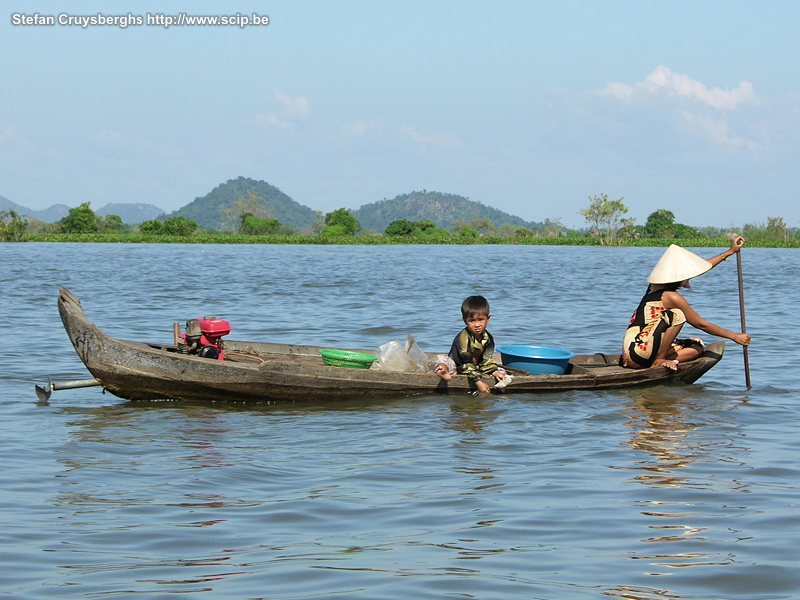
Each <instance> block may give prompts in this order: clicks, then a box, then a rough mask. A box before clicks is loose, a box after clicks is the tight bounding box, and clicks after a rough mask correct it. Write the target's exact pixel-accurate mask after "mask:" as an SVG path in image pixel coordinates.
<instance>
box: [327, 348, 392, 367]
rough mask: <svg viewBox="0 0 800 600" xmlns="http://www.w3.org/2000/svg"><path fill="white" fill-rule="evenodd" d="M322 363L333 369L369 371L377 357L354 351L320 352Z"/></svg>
mask: <svg viewBox="0 0 800 600" xmlns="http://www.w3.org/2000/svg"><path fill="white" fill-rule="evenodd" d="M319 353H320V354H322V362H324V363H325V364H326V365H329V366H331V367H349V368H351V369H369V368H370V367H371V366H372V363H374V362H375V361H376V360H378V357H377V356H373V355H372V354H365V353H363V352H353V351H352V350H320V351H319Z"/></svg>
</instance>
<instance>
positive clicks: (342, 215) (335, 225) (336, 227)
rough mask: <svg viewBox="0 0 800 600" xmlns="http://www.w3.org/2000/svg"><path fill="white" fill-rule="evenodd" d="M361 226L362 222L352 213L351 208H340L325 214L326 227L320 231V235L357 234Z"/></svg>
mask: <svg viewBox="0 0 800 600" xmlns="http://www.w3.org/2000/svg"><path fill="white" fill-rule="evenodd" d="M360 228H361V223H359V222H358V219H356V218H355V217H354V216H353V215H351V214H350V211H349V210H347V209H346V208H338V209H336V210H335V211H333V212H329V213H328V214H327V215H325V229H323V230H322V232H320V235H322V236H324V237H340V236H345V235H355V234H356V232H357V231H358V230H359V229H360Z"/></svg>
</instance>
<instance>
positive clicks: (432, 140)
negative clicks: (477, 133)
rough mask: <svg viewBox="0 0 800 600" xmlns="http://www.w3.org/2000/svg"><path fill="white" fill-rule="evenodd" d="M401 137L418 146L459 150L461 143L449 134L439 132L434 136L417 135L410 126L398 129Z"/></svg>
mask: <svg viewBox="0 0 800 600" xmlns="http://www.w3.org/2000/svg"><path fill="white" fill-rule="evenodd" d="M400 131H401V132H402V133H403V135H405V136H407V137H409V138H411V139H412V140H414V141H415V142H416V143H417V144H419V145H420V146H438V147H439V148H460V147H461V142H459V141H458V139H457V138H456V137H455V136H454V135H451V134H449V133H444V132H440V133H437V134H435V135H425V134H422V133H419V132H418V131H417V130H416V129H415V128H414V127H412V126H411V125H403V126H402V127H401V128H400Z"/></svg>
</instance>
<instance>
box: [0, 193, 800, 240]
mask: <svg viewBox="0 0 800 600" xmlns="http://www.w3.org/2000/svg"><path fill="white" fill-rule="evenodd" d="M588 199H589V205H588V207H586V208H583V209H581V210H579V211H578V212H579V214H580V215H581V216H582V217H583V218H584V219H585V220H586V223H587V227H586V228H585V229H582V230H572V229H568V228H567V227H565V226H564V225H562V223H561V219H560V218H558V219H552V220H551V219H545V221H544V223H541V224H534V225H532V226H531V227H529V228H526V227H520V226H514V225H510V224H508V223H505V224H503V225H500V226H496V225H495V224H494V223H492V222H491V221H490V220H489V219H486V218H478V219H473V220H470V221H454V222H453V223H452V225H451V227H450V228H449V230H446V229H442V228H439V227H437V226H436V223H434V222H433V221H430V220H422V221H411V220H408V219H395V220H394V221H392V222H390V223H389V224H388V226H387V227H386V228H385V229H384V231H383V232H375V231H372V230H365V229H362V228H361V224H360V223H359V221H358V219H356V217H355V216H353V214H352V213H351V212H350V211H349V210H348V209H346V208H339V209H337V210H334V211H332V212H329V213H323V212H318V213H317V220H316V222H314V223H313V224H312V225H311V226H310V227H309V228H308V229H307V230H306V231H303V232H297V231H295V230H294V229H293V228H291V227H289V226H286V225H284V224H282V223H281V222H280V221H278V219H276V218H274V217H273V216H271V211H270V209H269V207H268V206H267V204H266V202H265V201H264V200H263V198H260V197H259V196H257V195H255V194H254V193H252V192H248V193H247V194H246V195H244V196H241V197H240V198H239V199H238V200H237V201H236V202H234V203H232V204H231V205H228V206H225V207H223V209H222V213H223V223H222V228H221V229H222V230H221V231H219V232H217V231H208V230H203V228H201V227H200V226H198V224H197V223H196V222H195V221H194V220H192V219H187V218H185V217H181V216H178V217H170V218H166V219H163V220H161V219H151V220H149V221H145V222H143V223H140V224H138V225H137V226H132V225H128V224H125V223H123V221H122V219H121V218H120V217H119V216H118V215H107V216H106V217H105V218H103V217H101V216H99V215H97V214H96V213H95V212H94V211H93V210H92V208H91V206H90V203H88V202H85V203H83V204H81V205H80V206H78V207H76V208H72V209H70V210H69V214H67V216H65V217H64V218H62V219H61V220H60V221H59V222H58V223H52V224H41V223H36V224H35V225H34V227H31V224H30V223H28V221H27V220H26V219H25V218H24V217H22V216H20V215H19V214H17V213H16V212H15V211H13V210H10V211H2V212H0V240H2V241H11V242H17V241H24V240H26V239H29V234H30V233H41V234H54V235H59V236H60V235H64V236H68V235H84V236H85V235H97V234H100V235H103V234H106V235H108V234H116V235H123V236H125V235H128V236H131V235H137V234H138V235H139V236H143V237H144V238H152V237H157V236H158V237H177V238H189V237H192V236H196V235H198V234H207V235H233V236H242V237H254V236H258V237H262V236H266V237H270V236H315V237H320V238H330V239H334V238H336V239H339V238H347V237H358V236H383V237H385V238H391V239H394V240H407V241H413V240H419V241H421V242H427V243H436V242H437V241H440V242H447V241H448V240H450V241H463V242H479V241H480V239H481V238H484V239H486V240H487V241H488V240H491V239H498V238H503V239H506V240H526V239H527V240H529V241H531V240H530V238H569V239H570V240H573V241H576V242H577V241H578V239H579V238H595V239H596V242H598V243H600V244H602V245H617V244H622V243H625V244H629V243H631V242H634V241H635V240H648V239H650V240H663V239H681V240H702V239H713V238H721V237H726V236H727V235H728V234H729V232H727V231H725V230H724V229H720V228H715V227H705V228H696V227H692V226H689V225H684V224H682V223H677V222H676V221H675V214H674V213H673V212H672V211H670V210H667V209H659V210H656V211H654V212H652V213H651V214H650V215H649V216H648V217H647V220H646V222H645V223H644V224H643V225H637V224H636V219H635V218H627V217H626V216H625V215H626V214H627V213H628V210H629V209H628V207H627V206H626V205H625V204H624V203H623V200H624V198H620V199H618V200H609V199H608V195H607V194H600V195H597V196H590V197H589V198H588ZM738 233H741V234H742V235H744V236H745V237H746V238H748V239H749V240H751V241H765V242H781V241H783V242H793V241H795V240H796V239H797V238H796V229H791V228H789V227H788V226H787V225H786V223H785V222H784V219H783V217H768V218H767V223H766V224H763V225H753V224H748V225H745V226H744V227H743V228H742V230H741V231H739V232H738ZM565 241H567V242H568V240H565ZM568 243H569V242H568Z"/></svg>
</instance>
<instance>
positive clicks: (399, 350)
mask: <svg viewBox="0 0 800 600" xmlns="http://www.w3.org/2000/svg"><path fill="white" fill-rule="evenodd" d="M375 355H376V356H377V357H378V360H376V361H375V364H374V365H372V368H373V369H382V370H384V371H399V372H406V373H413V372H420V373H427V372H428V355H427V354H425V352H424V351H423V350H422V348H420V347H419V344H417V340H416V339H415V338H414V336H413V335H408V336H407V337H406V343H405V344H401V343H400V342H398V341H397V340H392V341H391V342H387V343H385V344H384V345H383V346H381V347H380V348H378V351H377V352H376V353H375Z"/></svg>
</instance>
